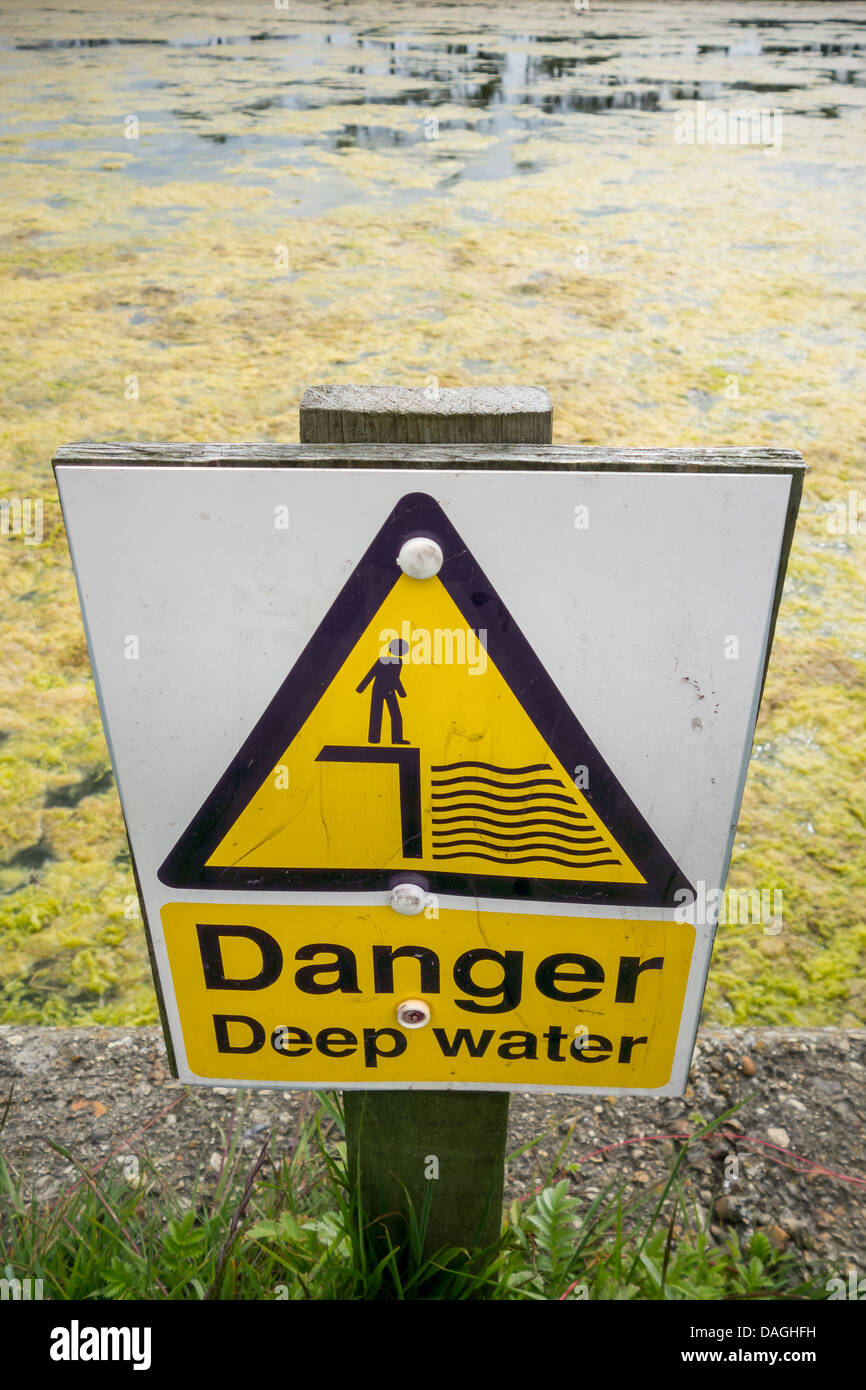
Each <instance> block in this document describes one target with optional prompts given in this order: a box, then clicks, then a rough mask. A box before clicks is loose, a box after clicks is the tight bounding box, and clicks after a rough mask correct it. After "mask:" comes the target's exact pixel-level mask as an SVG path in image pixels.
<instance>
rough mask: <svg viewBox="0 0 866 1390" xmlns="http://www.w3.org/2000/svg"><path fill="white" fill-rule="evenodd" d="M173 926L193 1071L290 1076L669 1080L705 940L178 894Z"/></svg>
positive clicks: (249, 1077) (690, 934)
mask: <svg viewBox="0 0 866 1390" xmlns="http://www.w3.org/2000/svg"><path fill="white" fill-rule="evenodd" d="M428 912H430V913H431V915H430V916H428V915H427V913H428ZM162 924H163V929H164V932H165V940H166V946H167V949H168V956H169V962H170V965H171V973H172V979H173V982H174V990H175V995H176V998H177V1007H178V1011H179V1014H180V1020H181V1027H182V1030H183V1039H184V1045H185V1048H186V1055H187V1061H188V1063H189V1067H190V1069H191V1071H192V1072H193V1073H194V1074H195V1075H196V1076H198V1077H200V1078H201V1079H202V1080H216V1079H225V1080H232V1081H237V1082H238V1083H239V1084H241V1085H243V1084H245V1083H248V1082H265V1083H268V1084H273V1085H282V1086H285V1087H287V1088H291V1087H294V1086H299V1085H305V1086H316V1087H320V1088H338V1087H340V1086H343V1085H348V1084H352V1083H354V1084H360V1085H383V1084H384V1085H386V1086H387V1085H392V1086H405V1085H410V1084H414V1083H417V1082H429V1083H432V1084H434V1085H435V1084H438V1085H443V1086H444V1085H448V1084H451V1083H460V1084H462V1085H465V1086H486V1085H493V1084H496V1085H504V1086H513V1087H514V1088H515V1089H517V1090H531V1089H532V1088H533V1087H534V1086H553V1087H562V1088H563V1089H566V1088H570V1087H575V1086H580V1087H592V1088H593V1089H595V1090H598V1091H606V1090H608V1089H610V1088H612V1087H618V1086H624V1087H630V1088H636V1089H650V1088H655V1087H658V1086H664V1085H665V1084H666V1083H667V1082H668V1081H669V1079H670V1074H671V1068H672V1065H673V1059H674V1051H675V1048H676V1041H677V1035H678V1032H679V1026H680V1017H681V1014H682V1009H683V1002H684V999H685V993H686V983H687V980H688V974H689V966H690V963H691V957H692V950H693V947H694V941H695V932H694V928H693V927H691V926H689V925H688V924H687V923H679V922H670V921H665V922H662V921H649V922H648V921H627V920H621V919H616V918H607V917H605V918H588V917H562V916H545V915H542V914H538V915H535V914H532V915H525V914H522V913H515V912H509V911H507V910H506V911H503V912H472V911H458V910H456V909H451V908H443V909H436V908H433V909H431V908H427V909H425V911H424V913H422V914H421V915H419V916H414V917H407V916H401V915H400V914H398V913H396V912H394V910H393V909H392V908H390V907H385V906H383V907H372V908H357V907H345V906H327V907H324V906H323V907H301V906H296V905H285V906H283V905H280V906H272V905H271V906H259V905H257V904H255V903H252V904H250V903H248V902H246V903H243V904H236V905H233V904H226V903H220V904H214V903H202V904H195V903H168V904H167V905H166V906H165V907H164V908H163V909H162ZM412 1001H417V1004H412ZM407 1004H408V1005H411V1007H410V1008H409V1010H408V1013H406V1012H405V1011H404V1013H403V1014H402V1015H401V1018H398V1010H399V1009H400V1008H401V1006H404V1009H405V1006H406V1005H407ZM419 1006H420V1007H419ZM427 1011H429V1018H428V1019H427V1020H426V1021H423V1022H421V1024H420V1026H412V1024H413V1023H418V1021H419V1020H424V1018H425V1014H426V1012H427ZM401 1020H402V1021H401Z"/></svg>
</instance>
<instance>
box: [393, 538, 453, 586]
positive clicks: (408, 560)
mask: <svg viewBox="0 0 866 1390" xmlns="http://www.w3.org/2000/svg"><path fill="white" fill-rule="evenodd" d="M444 559H445V556H444V555H443V554H442V548H441V546H439V545H437V544H436V542H435V541H431V540H430V538H429V536H413V537H412V539H411V540H410V541H405V542H404V543H403V545H402V546H401V547H400V554H399V555H398V556H397V564H398V565H399V566H400V568H401V570H402V571H403V573H404V574H408V576H409V578H410V579H432V578H433V576H434V574H438V573H439V571H440V570H441V568H442V563H443V561H444Z"/></svg>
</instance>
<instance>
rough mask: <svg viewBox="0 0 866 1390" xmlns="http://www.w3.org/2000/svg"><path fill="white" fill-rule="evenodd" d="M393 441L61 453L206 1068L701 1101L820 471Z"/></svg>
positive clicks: (246, 1075) (193, 1050)
mask: <svg viewBox="0 0 866 1390" xmlns="http://www.w3.org/2000/svg"><path fill="white" fill-rule="evenodd" d="M395 457H396V456H395V451H394V448H393V447H392V446H377V445H373V444H371V445H364V446H363V448H360V447H359V448H358V449H354V448H353V447H352V446H341V447H340V448H339V449H338V450H336V451H335V453H334V454H333V456H332V455H331V454H330V452H329V450H328V449H327V448H323V447H322V446H315V447H313V448H310V447H308V446H304V445H299V446H294V445H287V446H282V445H280V446H276V445H274V446H264V445H263V446H259V445H256V446H240V445H238V446H233V445H221V446H219V447H216V446H204V445H200V446H196V445H122V444H118V445H86V446H85V445H81V446H72V447H70V448H69V449H67V450H63V451H62V453H61V456H59V458H58V460H57V462H56V470H57V480H58V485H59V488H60V494H61V500H62V505H63V515H64V520H65V524H66V527H67V532H68V535H69V538H70V548H71V553H72V558H73V563H74V566H75V574H76V581H77V584H78V589H79V593H80V595H81V601H82V608H83V610H84V614H85V627H86V631H87V640H88V645H89V650H90V657H91V662H92V666H93V672H94V677H95V681H96V687H97V691H98V694H99V699H100V705H101V710H102V716H103V720H104V724H105V730H106V736H107V741H108V745H109V747H110V749H111V757H112V763H113V766H114V770H115V773H116V777H117V785H118V790H119V793H120V797H121V802H122V806H123V814H124V820H125V823H126V826H127V829H128V833H129V842H130V848H131V854H132V859H133V865H134V870H135V879H136V884H137V886H138V887H139V890H140V898H141V911H142V917H143V920H144V924H145V928H146V931H147V934H148V944H149V949H150V953H151V959H152V961H153V964H154V976H155V981H156V986H157V991H158V995H159V1002H160V1009H161V1012H162V1017H163V1022H164V1027H165V1033H166V1041H167V1046H168V1051H169V1056H170V1060H171V1065H172V1069H173V1071H174V1073H175V1074H176V1075H177V1076H178V1077H179V1078H180V1079H181V1080H182V1081H184V1082H190V1083H196V1082H202V1083H207V1084H211V1085H215V1086H220V1085H223V1084H225V1085H229V1086H230V1085H240V1086H244V1087H247V1086H251V1087H256V1086H262V1087H270V1086H274V1087H285V1088H286V1089H293V1088H297V1087H301V1088H303V1087H311V1088H317V1087H322V1088H338V1087H350V1088H351V1087H357V1088H359V1089H362V1090H367V1089H376V1088H412V1087H414V1086H419V1085H420V1086H425V1085H426V1086H431V1087H434V1088H438V1087H445V1088H451V1087H454V1088H461V1087H462V1088H466V1089H469V1090H472V1089H485V1088H494V1089H496V1088H504V1089H513V1090H515V1091H532V1090H535V1089H543V1088H551V1089H554V1090H562V1091H574V1092H583V1093H590V1094H591V1093H601V1094H611V1093H616V1094H617V1095H629V1094H631V1095H646V1094H647V1093H654V1094H657V1095H674V1094H682V1092H683V1089H684V1087H685V1084H686V1080H687V1076H688V1068H689V1061H690V1057H691V1052H692V1046H693V1042H694V1037H695V1032H696V1028H697V1022H698V1018H699V1016H700V1010H701V1003H702V997H703V991H704V986H705V982H706V978H707V972H708V968H709V962H710V956H711V952H712V946H713V937H714V933H715V929H716V919H715V916H714V909H713V907H712V904H713V903H714V902H719V901H721V900H722V894H723V888H724V884H725V878H726V874H727V871H728V864H729V862H730V858H731V853H732V849H733V844H734V836H735V829H736V825H737V819H738V815H739V809H740V805H741V800H742V794H743V787H744V785H745V784H746V780H747V776H748V768H749V759H750V753H751V749H752V746H753V738H754V731H755V721H756V717H757V711H758V708H759V704H760V697H761V690H762V687H763V680H764V676H765V673H766V669H767V662H768V654H769V649H770V643H771V638H772V633H773V627H774V623H775V618H776V612H777V610H778V607H779V603H780V601H781V595H782V588H783V584H784V574H785V561H786V557H787V554H788V550H789V547H790V544H791V537H792V534H793V528H794V518H795V515H796V510H797V502H798V499H799V495H800V488H801V483H802V472H803V463H802V460H801V459H800V458H799V455H795V454H790V453H786V452H784V451H779V450H742V451H740V450H722V451H717V452H713V451H696V450H672V451H671V450H653V449H647V450H643V449H637V450H611V449H583V448H572V447H568V446H564V447H562V448H557V449H552V448H550V447H544V448H541V449H532V448H530V447H529V446H527V448H526V450H524V448H523V446H520V448H519V452H518V453H515V450H514V448H513V447H506V448H505V449H504V450H503V451H502V452H501V453H500V452H499V451H498V450H496V449H490V448H486V449H484V450H482V451H481V454H479V453H478V451H477V450H474V449H468V452H467V454H466V455H465V456H464V455H463V454H462V451H461V449H460V448H457V447H454V448H449V449H446V450H445V452H444V454H443V452H442V451H441V450H435V451H433V452H431V450H430V448H429V447H427V446H423V447H420V448H416V447H414V446H411V445H406V446H405V449H404V448H403V447H402V446H401V448H400V450H399V458H398V459H396V465H397V466H395ZM229 465H230V466H229ZM754 889H755V890H756V891H754V892H753V893H752V894H750V899H751V897H755V898H760V899H761V902H763V901H764V892H763V891H762V890H764V889H768V890H771V889H772V885H765V884H762V883H757V884H755V885H754ZM771 895H772V894H771V892H767V897H768V898H769V897H770V896H771ZM750 915H751V914H750ZM764 929H765V924H764V922H763V921H757V920H755V921H754V925H753V926H751V927H749V928H746V927H745V926H744V927H743V930H744V931H751V932H752V933H753V935H755V936H757V937H758V939H759V940H760V938H761V937H762V936H763V934H764ZM777 929H778V928H777V927H776V928H775V930H777ZM752 944H753V945H754V941H753V943H752Z"/></svg>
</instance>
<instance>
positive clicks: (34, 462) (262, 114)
mask: <svg viewBox="0 0 866 1390" xmlns="http://www.w3.org/2000/svg"><path fill="white" fill-rule="evenodd" d="M0 81H2V90H3V98H2V102H0V148H2V152H3V155H4V174H3V186H4V196H3V203H2V213H0V272H2V275H3V278H4V281H5V284H4V291H5V293H4V299H5V302H6V304H7V306H8V307H7V309H6V312H5V316H4V317H5V325H4V326H5V334H4V338H5V342H4V347H5V349H6V351H5V353H4V357H5V364H4V368H3V379H4V388H5V398H6V409H5V413H4V425H3V452H2V462H3V468H4V473H5V477H4V482H3V491H2V495H3V496H5V497H19V498H27V499H30V500H31V502H32V505H33V507H35V505H36V503H37V502H38V503H39V507H40V516H41V517H42V520H41V521H40V536H39V540H38V542H37V540H36V536H35V534H31V536H30V537H29V538H28V537H25V536H24V535H23V534H21V535H17V536H16V535H12V534H10V535H4V536H3V537H2V538H0V571H2V584H3V594H4V600H3V605H2V612H0V638H2V643H3V651H4V658H5V659H4V663H3V668H2V671H0V795H2V798H3V810H4V814H3V816H2V818H0V1018H2V1019H3V1020H4V1021H23V1020H27V1019H40V1020H42V1021H56V1022H69V1021H73V1020H84V1019H94V1020H97V1021H110V1022H116V1021H124V1020H125V1021H130V1020H137V1021H144V1020H149V1019H152V1018H154V1017H155V1005H154V1000H153V992H152V987H151V985H150V980H149V973H148V969H147V963H146V956H145V952H144V948H143V940H142V931H141V925H140V922H138V921H137V920H136V918H135V900H134V886H133V883H132V878H131V872H130V866H129V862H128V854H127V851H126V847H125V841H124V837H123V829H122V823H121V820H120V815H119V809H118V806H117V800H116V796H115V793H114V790H113V783H112V781H111V774H110V770H109V767H108V759H107V753H106V749H105V744H104V739H103V735H102V731H101V725H100V722H99V717H98V712H97V709H96V704H95V698H94V693H93V688H92V681H91V678H90V673H89V666H88V662H87V655H86V647H85V645H84V640H83V633H82V629H81V620H80V615H79V610H78V604H77V599H76V596H75V590H74V584H73V581H72V577H71V572H70V567H69V562H68V555H67V551H66V544H65V537H64V534H63V528H62V521H61V518H60V515H59V508H58V505H57V501H56V494H55V492H54V488H53V481H52V478H51V472H50V458H51V455H52V453H53V452H54V449H55V448H56V447H57V446H58V445H59V444H61V443H65V442H72V441H74V440H83V439H167V438H174V439H193V440H194V439H199V440H202V439H214V440H216V439H225V440H242V439H247V440H249V439H281V440H293V439H296V438H297V406H298V401H299V399H300V395H301V393H302V391H303V389H304V387H305V386H307V385H311V384H314V383H316V382H319V381H353V382H358V383H364V382H396V383H401V384H406V385H424V384H428V383H429V382H430V380H431V378H435V380H436V381H437V382H438V383H439V384H440V385H441V386H464V385H472V384H476V383H478V384H498V383H500V382H522V383H525V384H535V383H538V384H543V385H545V386H547V387H548V389H549V390H550V392H551V395H552V397H553V400H554V407H555V426H554V428H555V439H556V441H557V442H561V443H566V442H584V443H592V444H605V443H607V444H629V443H635V444H657V445H670V444H677V443H678V444H706V445H720V444H729V445H731V444H750V445H778V446H784V447H793V448H798V449H800V450H801V451H802V452H803V453H804V455H805V456H806V459H807V462H808V463H809V465H810V467H811V473H810V476H809V480H808V482H807V489H806V496H805V499H804V503H803V508H802V511H801V518H800V522H799V525H798V533H797V538H796V542H795V547H794V551H793V554H792V559H791V565H790V570H789V579H788V582H787V585H786V592H785V600H784V603H783V607H782V610H781V614H780V618H779V625H778V629H777V638H776V647H775V650H774V656H773V661H772V663H771V668H770V675H769V678H768V682H767V688H766V693H765V699H764V707H763V711H762V716H761V721H760V724H759V728H758V735H757V738H756V748H755V756H754V760H753V763H752V771H751V775H750V778H749V784H748V787H747V793H746V799H745V803H744V808H743V815H742V818H741V823H740V833H739V835H738V838H737V846H736V851H735V857H734V862H733V866H732V875H731V883H732V885H734V886H737V887H743V888H757V889H759V890H760V889H765V890H771V891H776V890H780V889H781V890H782V892H783V895H784V904H785V910H784V923H785V925H784V930H783V931H782V933H780V934H778V935H768V934H765V933H763V932H762V930H761V928H760V926H743V925H741V926H737V925H736V924H730V923H729V924H727V925H726V926H725V927H723V928H721V929H720V932H719V937H718V945H717V951H716V956H715V960H714V965H713V969H712V971H711V976H710V987H709V991H708V1003H707V1009H708V1012H709V1014H710V1016H711V1017H713V1018H714V1019H716V1020H718V1021H737V1022H746V1021H749V1022H775V1021H797V1022H801V1023H825V1022H839V1021H842V1022H846V1023H849V1024H851V1023H855V1022H861V1021H862V1017H863V999H864V992H866V990H864V983H863V979H862V970H861V965H860V962H861V961H862V958H863V950H864V946H866V851H864V829H866V792H864V779H863V776H862V770H863V766H864V765H866V718H864V715H866V681H864V675H866V622H864V604H863V592H864V582H866V559H864V548H866V534H864V533H866V481H864V472H866V469H864V458H863V427H862V415H861V414H860V413H859V406H860V398H861V397H862V385H861V384H860V383H861V382H862V371H863V360H864V318H863V311H864V278H863V277H864V250H863V236H862V228H863V226H864V225H866V208H864V201H866V199H864V178H863V165H864V151H866V141H864V135H866V121H864V108H866V9H864V6H863V5H862V4H853V3H852V4H835V3H826V4H816V3H811V4H810V3H803V4H801V3H781V0H779V2H777V3H774V0H766V2H765V3H763V4H751V3H729V4H724V3H722V4H715V3H692V4H688V3H683V4H672V3H669V4H658V3H657V4H641V3H633V4H629V3H619V4H616V3H614V4H601V3H594V2H593V0H591V3H590V6H589V8H586V9H583V8H580V7H576V6H575V5H574V4H573V3H566V2H565V0H562V3H550V2H549V0H541V3H538V4H533V6H531V7H527V6H525V5H518V4H510V3H495V4H494V3H483V4H477V3H476V4H473V3H469V4H460V5H457V4H444V3H432V4H423V5H422V4H417V3H393V4H384V3H376V4H374V3H368V0H355V3H351V4H337V3H332V4H328V3H309V2H308V0H290V3H289V4H288V6H286V7H283V6H282V5H280V4H279V3H277V4H267V3H264V0H234V2H233V3H222V4H220V3H216V4H208V5H201V4H198V5H193V4H191V3H177V2H175V3H167V0H151V2H150V3H148V4H147V5H145V6H143V5H138V4H135V5H133V4H131V3H115V4H112V5H110V6H101V5H99V4H96V3H90V2H89V0H80V3H78V4H77V5H76V6H75V8H69V7H67V6H65V5H54V6H52V5H42V4H29V5H27V6H12V5H8V4H5V5H0ZM731 111H736V112H739V113H740V117H739V118H736V117H735V118H734V121H733V123H732V121H731V119H730V112H731ZM852 499H853V500H852Z"/></svg>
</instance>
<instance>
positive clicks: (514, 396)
mask: <svg viewBox="0 0 866 1390" xmlns="http://www.w3.org/2000/svg"><path fill="white" fill-rule="evenodd" d="M552 440H553V406H552V404H551V401H550V396H549V395H548V393H547V391H546V390H545V389H544V387H543V386H459V387H443V388H439V387H429V386H310V387H308V388H307V390H306V391H305V392H304V394H303V396H302V397H301V443H302V444H325V443H326V444H338V443H344V444H375V443H386V444H550V443H551V442H552Z"/></svg>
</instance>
